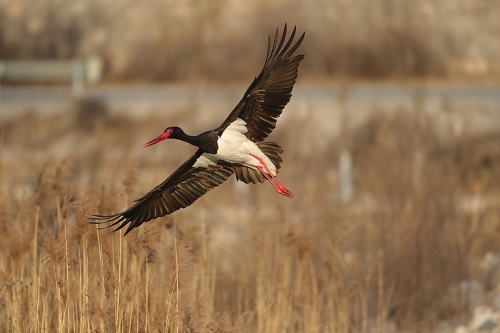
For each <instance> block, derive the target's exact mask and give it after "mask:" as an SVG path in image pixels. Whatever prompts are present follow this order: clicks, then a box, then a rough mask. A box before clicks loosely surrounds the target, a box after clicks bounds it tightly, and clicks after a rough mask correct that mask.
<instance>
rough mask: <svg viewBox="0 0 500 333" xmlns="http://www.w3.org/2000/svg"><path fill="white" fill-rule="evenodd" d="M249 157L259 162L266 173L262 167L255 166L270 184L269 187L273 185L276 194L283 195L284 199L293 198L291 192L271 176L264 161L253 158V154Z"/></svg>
mask: <svg viewBox="0 0 500 333" xmlns="http://www.w3.org/2000/svg"><path fill="white" fill-rule="evenodd" d="M250 156H252V157H254V158H256V159H257V160H258V161H259V162H260V164H261V165H262V166H263V167H264V168H265V169H266V171H267V172H266V171H264V170H263V168H262V166H260V165H256V166H255V167H256V168H257V169H258V170H259V171H260V172H261V173H262V174H263V175H264V177H266V179H267V180H268V181H269V182H270V183H271V185H273V187H274V189H275V190H276V192H278V193H279V194H281V195H284V196H286V197H289V198H293V193H292V191H290V190H289V189H287V188H286V187H285V186H283V185H281V184H280V183H279V182H278V179H276V177H274V176H273V174H272V173H271V170H269V168H268V167H267V165H266V163H264V161H263V160H262V159H261V158H259V157H257V156H255V155H253V154H250Z"/></svg>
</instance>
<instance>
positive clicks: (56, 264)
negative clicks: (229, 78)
mask: <svg viewBox="0 0 500 333" xmlns="http://www.w3.org/2000/svg"><path fill="white" fill-rule="evenodd" d="M421 107H422V103H419V102H418V101H416V103H415V105H414V108H413V109H412V110H401V111H400V112H397V113H395V114H392V115H380V116H378V117H374V118H373V119H371V120H370V121H367V122H365V123H364V124H363V125H361V126H360V127H358V128H356V129H354V130H352V131H346V132H344V134H343V135H342V137H341V138H338V140H335V143H334V142H332V143H331V145H329V146H328V147H327V148H324V149H323V150H321V151H310V150H304V149H299V148H298V147H300V145H299V144H298V142H299V141H300V140H302V139H304V138H305V137H306V136H307V133H305V132H304V131H301V130H300V129H301V128H304V126H306V127H307V125H308V124H307V123H304V122H302V121H297V122H295V123H293V122H292V123H290V124H289V126H288V127H287V129H286V131H278V132H277V133H275V134H273V138H274V139H275V140H277V141H279V142H280V143H281V144H282V145H283V146H284V147H286V149H285V164H284V169H283V171H282V172H281V173H280V180H281V181H282V182H283V184H285V185H287V186H288V187H289V188H291V189H292V190H293V191H294V193H295V197H294V198H293V199H291V200H290V199H287V198H284V197H281V196H279V195H278V194H276V193H275V192H274V191H273V189H272V188H271V186H269V184H263V185H260V186H236V185H235V181H234V179H231V180H230V181H228V182H227V183H226V184H223V185H222V186H221V187H219V188H217V189H215V190H213V191H212V192H210V193H209V194H208V195H206V196H204V197H203V198H201V199H200V200H199V201H197V202H196V203H195V204H194V205H193V206H191V207H189V208H188V209H185V210H182V211H180V212H177V213H176V214H174V215H172V216H169V217H165V218H161V219H158V220H156V221H155V222H152V223H146V224H145V225H143V226H142V227H141V228H139V229H136V230H137V231H134V232H132V233H131V234H130V235H129V236H127V237H125V238H123V237H120V234H118V233H116V234H110V233H109V232H107V231H101V232H98V231H96V230H95V228H94V226H91V225H88V224H87V217H89V216H91V215H92V214H94V213H110V212H116V211H118V210H120V209H123V208H125V207H126V206H127V205H128V204H129V203H130V201H131V200H132V199H134V198H136V197H138V196H139V195H140V194H142V193H143V192H144V191H146V190H148V189H149V188H151V187H152V186H153V185H156V183H157V182H159V181H161V180H162V178H164V177H166V176H167V175H168V174H169V173H170V172H171V171H172V170H173V169H174V168H175V167H176V166H178V165H179V163H180V161H182V160H183V159H184V158H185V157H186V156H187V153H186V152H182V150H184V149H185V146H184V145H183V144H182V143H178V144H177V143H175V142H168V143H166V144H165V145H163V146H162V147H158V148H157V149H150V150H147V151H146V150H141V149H140V144H141V143H142V142H143V141H144V142H145V141H146V140H147V139H150V136H151V135H154V134H156V133H151V129H152V128H157V127H158V124H171V123H179V124H180V123H186V122H187V121H188V120H187V119H183V118H179V114H181V113H182V112H181V113H177V115H174V114H175V113H171V114H172V115H169V114H167V113H164V114H163V115H164V116H163V117H162V118H160V117H154V116H150V117H148V118H145V119H139V120H134V121H132V120H131V119H129V118H127V117H119V118H118V117H116V116H114V115H113V114H111V113H109V112H108V110H107V108H106V105H105V104H103V103H101V102H95V101H82V102H80V103H79V104H76V105H75V108H74V110H68V112H67V113H64V114H58V115H53V116H47V117H40V116H37V115H36V114H35V113H32V114H27V115H26V116H23V117H21V118H15V119H12V120H10V121H5V122H3V123H2V124H1V127H0V133H1V134H0V144H1V151H2V154H1V155H0V158H1V160H0V180H1V188H0V230H1V232H2V245H1V246H0V309H1V310H0V331H5V332H6V331H16V332H17V331H22V332H56V331H59V332H113V331H116V332H392V331H393V330H394V329H397V330H399V331H407V332H423V331H428V330H431V329H432V328H433V327H435V326H436V325H437V324H439V323H440V322H441V321H444V320H450V319H453V318H460V315H463V314H464V313H468V310H469V302H470V301H471V300H470V298H469V295H468V294H467V290H466V289H463V288H461V286H462V284H463V283H464V281H476V282H478V283H479V284H480V286H481V287H482V288H484V289H485V290H486V291H488V290H491V289H492V288H494V287H495V286H496V284H497V283H498V282H499V281H498V273H497V272H498V267H496V268H495V267H489V266H484V265H482V259H483V258H484V257H485V255H486V254H487V253H498V251H499V250H500V249H499V244H500V230H499V229H500V207H499V205H498V204H488V202H490V203H491V202H493V203H495V202H496V203H498V193H499V191H500V187H499V185H500V184H499V183H498V179H500V168H499V165H500V146H499V145H498V140H499V139H500V137H499V135H498V133H496V134H487V135H486V134H485V135H478V136H475V137H457V138H453V139H450V136H449V135H446V136H445V137H448V139H447V140H444V139H443V136H442V135H438V134H439V133H438V132H439V131H438V129H437V128H436V127H435V124H434V123H433V122H431V121H430V119H429V118H428V117H427V116H426V115H425V112H423V111H422V110H421ZM91 111H92V112H91ZM181 111H182V110H181ZM337 111H338V110H337ZM337 111H335V107H333V106H332V111H331V112H337ZM344 150H347V151H350V152H351V154H352V160H353V166H354V167H353V179H354V185H355V192H354V196H353V197H352V199H351V200H350V201H348V202H343V201H342V200H341V198H340V196H339V177H340V176H339V170H338V162H339V156H340V154H341V151H344ZM312 165H314V168H313V169H311V166H312ZM495 195H496V198H497V199H495V200H496V201H491V200H490V201H488V200H489V199H488V198H491V197H492V196H493V197H494V196H495ZM472 199H473V200H472ZM495 270H496V271H495ZM495 274H497V275H495ZM462 318H463V317H462Z"/></svg>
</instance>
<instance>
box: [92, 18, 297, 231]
mask: <svg viewBox="0 0 500 333" xmlns="http://www.w3.org/2000/svg"><path fill="white" fill-rule="evenodd" d="M286 30H287V28H286V25H285V27H284V29H283V34H282V36H281V39H279V34H278V29H276V34H275V38H274V41H273V44H272V46H271V38H270V37H269V40H268V49H267V56H266V61H265V63H264V66H263V68H262V70H261V72H260V74H259V75H258V76H257V77H256V78H255V80H254V81H253V82H252V84H251V85H250V87H249V88H248V89H247V91H246V92H245V94H244V95H243V98H242V99H241V100H240V102H239V103H238V104H237V105H236V107H235V108H234V110H233V111H232V112H231V113H230V114H229V116H228V117H227V119H226V120H225V121H224V122H223V123H222V125H221V126H220V127H218V128H216V129H214V130H211V131H207V132H204V133H202V134H200V135H197V136H189V135H187V134H185V133H184V131H182V129H180V128H179V127H168V128H166V129H165V131H164V133H162V135H161V136H160V137H158V138H156V139H154V140H152V141H150V142H149V143H147V144H146V146H149V145H153V144H155V143H157V142H159V141H161V140H164V139H167V138H172V139H179V140H182V141H185V142H188V143H190V144H192V145H195V146H197V147H198V150H197V151H196V153H195V154H194V155H193V156H192V157H191V158H189V159H188V160H187V161H186V162H184V163H183V164H182V165H181V166H180V167H179V168H178V169H177V170H176V171H175V172H174V173H173V174H172V175H171V176H170V177H168V178H167V179H166V180H165V181H164V182H162V183H161V184H159V185H158V186H156V187H155V188H154V189H152V190H151V191H150V192H148V193H147V194H145V195H144V196H143V197H141V198H139V199H138V200H136V201H135V204H134V205H133V206H131V207H130V208H128V209H127V210H125V211H123V212H121V213H118V214H114V215H94V217H92V218H91V219H90V220H91V221H90V223H93V224H103V223H104V224H108V225H107V226H105V227H104V228H108V227H113V226H116V228H115V229H114V231H116V230H119V229H121V228H123V227H125V226H127V225H128V227H127V230H126V232H125V235H126V234H128V233H129V232H130V231H131V230H132V229H134V228H136V227H138V226H140V225H141V224H142V223H144V222H147V221H149V220H152V219H155V218H157V217H160V216H164V215H167V214H171V213H173V212H175V211H176V210H178V209H181V208H185V207H187V206H189V205H191V204H192V203H193V202H194V201H195V200H197V199H198V198H199V197H201V196H202V195H203V194H205V193H207V192H208V191H209V190H211V189H212V188H214V187H216V186H218V185H220V184H222V183H223V182H224V181H225V180H226V179H227V178H229V176H231V174H233V173H235V174H236V178H237V179H238V180H240V181H243V182H245V183H247V184H248V183H254V184H255V183H262V182H264V181H265V180H266V179H267V180H269V178H268V176H269V175H266V174H264V173H263V172H262V170H260V169H255V168H251V167H248V166H247V165H244V164H238V163H232V162H228V161H225V160H223V159H215V158H213V155H207V153H209V154H216V152H217V149H218V146H217V142H218V141H217V139H218V138H219V137H220V136H221V135H222V133H224V131H225V130H226V128H227V127H228V126H229V125H231V124H232V123H233V122H234V121H235V120H236V119H238V118H240V119H242V120H244V121H245V122H246V128H247V131H246V133H244V135H245V136H246V137H247V138H248V139H249V140H251V141H253V142H255V143H256V144H257V147H258V148H259V149H260V151H261V152H262V153H263V154H264V155H265V156H267V157H268V158H269V160H270V161H271V162H272V163H273V164H274V165H275V167H276V172H277V171H278V170H279V168H280V166H281V162H282V158H281V156H280V154H281V153H282V152H283V150H282V148H281V147H280V146H279V145H278V144H277V143H273V142H262V140H264V139H265V138H267V136H268V135H269V134H270V133H271V132H272V130H273V129H274V128H275V126H276V120H277V118H278V117H279V116H280V114H281V112H282V111H283V108H284V107H285V105H286V104H287V103H288V101H289V100H290V97H291V93H292V88H293V85H294V84H295V80H296V78H297V71H298V66H299V63H300V61H301V60H302V59H303V58H304V56H303V55H295V56H293V53H294V52H295V51H296V50H297V48H298V47H299V45H300V44H301V43H302V40H303V39H304V35H305V33H303V34H302V36H301V37H300V38H299V39H298V41H297V42H296V43H295V44H293V46H292V42H293V39H294V37H295V32H296V29H295V28H294V29H293V31H292V34H291V36H290V38H289V39H288V41H287V42H286V44H285V41H286ZM278 39H279V40H278ZM207 158H208V159H207ZM207 161H209V162H210V163H205V164H206V165H205V164H204V162H207ZM202 162H203V163H202ZM259 170H260V171H259ZM271 178H273V177H272V175H271ZM269 181H271V180H269ZM278 185H279V186H281V184H279V183H278ZM273 186H275V185H274V184H273ZM275 189H277V188H276V186H275ZM283 189H284V187H283ZM277 190H278V189H277ZM285 190H286V189H285ZM287 191H288V190H287ZM280 193H281V194H283V193H282V192H280ZM284 195H287V194H284ZM288 196H291V192H290V195H288Z"/></svg>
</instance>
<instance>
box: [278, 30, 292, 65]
mask: <svg viewBox="0 0 500 333" xmlns="http://www.w3.org/2000/svg"><path fill="white" fill-rule="evenodd" d="M296 31H297V26H294V27H293V30H292V34H291V35H290V38H289V39H288V42H287V43H286V45H285V47H284V48H283V50H282V51H281V52H280V54H279V55H278V58H281V57H283V54H284V53H285V52H286V50H287V49H288V48H289V47H290V45H291V44H292V42H293V38H294V37H295V33H296Z"/></svg>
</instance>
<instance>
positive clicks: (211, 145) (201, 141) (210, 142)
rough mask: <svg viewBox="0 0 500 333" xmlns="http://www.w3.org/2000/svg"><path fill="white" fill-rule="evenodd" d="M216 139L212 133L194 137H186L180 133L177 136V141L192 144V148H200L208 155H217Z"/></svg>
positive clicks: (208, 132)
mask: <svg viewBox="0 0 500 333" xmlns="http://www.w3.org/2000/svg"><path fill="white" fill-rule="evenodd" d="M217 139H218V137H217V135H216V134H215V133H214V132H213V131H207V132H203V133H201V134H199V135H194V136H192V135H187V134H186V133H184V132H182V133H180V134H179V137H178V138H177V140H181V141H184V142H187V143H189V144H192V145H193V146H196V147H198V148H201V149H203V150H205V151H206V152H207V153H210V154H215V153H217V148H218V145H217Z"/></svg>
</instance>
